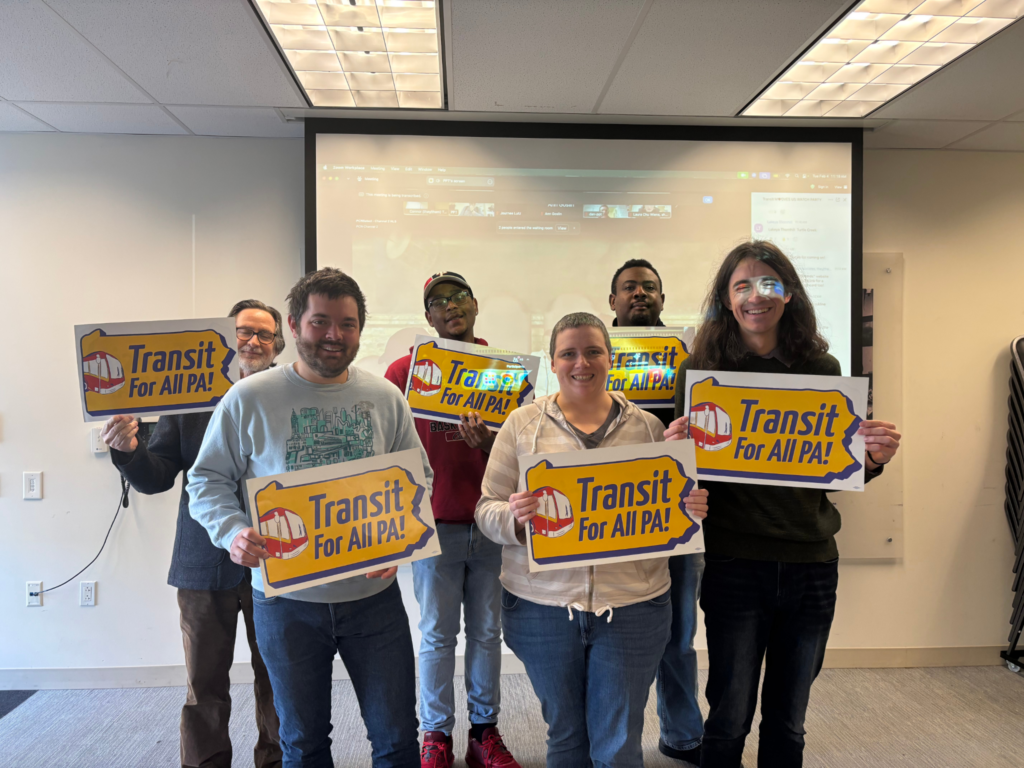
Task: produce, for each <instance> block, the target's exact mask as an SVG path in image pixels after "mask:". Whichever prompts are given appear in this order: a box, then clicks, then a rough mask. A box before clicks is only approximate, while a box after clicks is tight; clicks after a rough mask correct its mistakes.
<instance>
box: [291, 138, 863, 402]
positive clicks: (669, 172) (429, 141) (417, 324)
mask: <svg viewBox="0 0 1024 768" xmlns="http://www.w3.org/2000/svg"><path fill="white" fill-rule="evenodd" d="M313 122H314V123H315V124H317V123H318V124H319V125H317V126H316V127H315V128H314V130H312V131H311V130H310V125H309V123H307V139H306V141H307V174H308V177H307V187H306V189H307V195H311V196H312V197H313V198H314V200H315V209H314V210H312V211H309V209H308V208H307V211H308V214H307V215H308V216H309V217H310V220H308V221H307V233H308V234H307V239H309V233H315V234H313V242H307V254H309V253H310V252H311V253H313V254H315V261H314V260H312V259H310V258H309V256H308V255H307V265H308V266H309V268H312V267H313V266H314V265H315V266H316V267H322V266H335V267H338V268H340V269H342V270H344V271H346V272H348V273H350V274H352V275H353V276H354V277H355V278H356V280H357V281H358V282H359V285H360V287H361V288H362V290H363V292H364V293H365V294H366V298H367V308H368V319H367V324H366V328H365V329H364V331H363V334H362V344H361V350H360V354H359V357H358V358H357V362H356V364H357V365H359V366H361V367H365V368H368V369H370V370H372V371H374V372H376V373H380V374H382V373H383V372H384V370H385V369H386V367H387V365H388V364H390V362H391V361H392V360H394V359H396V358H397V357H399V356H401V355H403V354H405V353H407V352H408V349H409V347H410V345H411V344H412V341H413V338H414V337H415V335H416V334H417V333H432V331H431V329H430V328H429V326H428V325H427V323H426V321H425V319H424V308H423V284H424V282H426V280H427V278H428V277H430V275H432V274H434V273H435V272H442V271H454V272H458V273H460V274H462V275H463V276H464V277H465V278H466V279H467V281H468V282H469V284H470V285H471V286H472V287H473V292H474V295H475V296H476V298H477V300H478V302H479V305H480V315H479V318H478V320H477V327H476V330H477V335H478V336H480V337H482V338H484V339H486V340H487V341H488V342H489V343H490V344H491V345H492V346H498V347H502V348H505V349H508V350H511V351H514V352H520V353H530V354H534V355H539V356H541V357H543V358H544V361H543V362H542V365H541V373H542V376H541V381H540V384H539V386H538V391H539V392H540V393H541V394H544V393H546V392H550V391H553V390H554V389H557V384H555V383H554V377H553V376H552V375H551V374H550V370H549V369H550V365H549V363H548V358H547V352H546V350H547V348H548V337H549V334H550V331H551V328H552V326H553V325H554V324H555V322H557V321H558V319H559V318H561V317H562V316H563V315H565V314H566V313H568V312H574V311H587V312H592V313H594V314H596V315H598V316H599V317H601V318H602V319H603V320H605V321H606V322H607V323H608V324H609V325H610V324H611V321H612V319H613V318H614V315H613V313H612V312H611V310H610V309H609V306H608V295H609V293H610V292H611V279H612V276H613V274H614V272H615V270H616V269H617V268H618V267H620V266H621V265H622V264H623V262H625V261H627V260H628V259H633V258H643V259H647V260H648V261H650V262H651V263H652V264H653V265H654V267H655V268H656V269H657V270H658V272H659V273H660V274H661V278H662V283H663V289H664V293H665V308H664V311H663V313H662V317H661V319H662V321H663V322H664V323H665V324H666V325H669V326H677V327H678V326H683V327H694V326H697V325H698V324H699V322H700V305H701V301H702V300H703V298H704V295H705V293H706V291H707V288H708V285H709V283H710V281H711V279H712V277H713V275H714V273H715V270H716V268H717V267H718V265H719V264H720V263H721V261H722V259H723V257H724V256H725V255H726V254H727V253H728V252H729V250H730V249H732V248H733V247H734V246H735V245H737V244H739V243H741V242H744V241H745V240H747V239H751V238H757V239H765V240H771V241H773V242H774V243H775V244H776V245H778V246H779V247H780V248H781V249H782V250H783V252H785V253H786V254H787V255H788V256H789V257H790V258H791V259H792V260H793V262H794V264H795V265H796V267H797V270H798V271H799V273H800V277H801V280H802V281H803V283H804V286H805V287H806V289H807V291H808V293H809V295H810V297H811V300H812V302H813V303H814V306H815V310H816V311H817V316H818V322H819V324H820V327H821V329H822V331H823V332H824V334H825V336H826V337H827V338H828V340H829V343H830V345H831V351H832V354H833V355H835V357H836V358H837V359H838V360H839V361H840V363H841V365H842V367H843V373H844V374H845V375H851V374H853V373H859V372H860V370H859V366H857V368H856V370H854V368H853V366H852V361H853V360H854V359H855V358H854V357H853V354H854V353H855V352H856V353H857V356H858V358H859V351H860V350H859V344H858V343H857V340H856V339H854V335H853V330H854V328H858V329H859V326H860V323H859V319H858V321H857V322H856V324H855V323H854V322H853V319H854V311H855V310H856V312H857V313H859V311H860V297H859V291H860V283H861V281H860V279H859V275H857V274H856V271H858V270H859V269H860V256H861V255H860V252H859V249H860V238H859V227H860V198H859V195H860V190H859V188H857V187H856V186H855V183H859V160H860V157H859V153H860V143H859V139H857V138H856V137H851V132H849V131H842V132H839V131H814V130H801V131H800V132H799V136H800V138H801V140H799V141H794V140H792V139H791V138H789V137H790V136H793V135H794V134H793V133H790V134H789V135H788V136H787V139H788V140H781V141H780V140H778V139H775V138H773V140H771V141H768V140H757V139H756V138H751V139H750V140H735V138H733V139H732V140H725V141H723V140H713V139H712V140H705V139H701V140H689V139H688V140H660V139H659V140H652V139H648V138H644V139H605V138H536V137H531V138H525V137H524V138H519V137H514V136H503V137H480V136H436V135H433V136H424V135H394V134H390V135H388V134H382V133H376V132H375V133H370V132H367V133H347V132H346V133H333V132H329V131H330V130H331V129H330V128H329V127H328V126H329V121H313ZM359 122H361V121H346V123H347V125H346V127H345V129H344V130H345V131H358V130H359V128H360V126H359V125H358V123H359ZM353 124H355V125H353ZM456 125H457V124H456ZM462 125H463V126H465V125H466V124H462ZM492 125H493V124H492ZM392 126H394V124H392ZM549 127H551V126H549ZM556 127H557V126H556ZM563 127H564V126H563ZM535 128H536V126H535ZM575 128H577V129H578V128H579V127H578V126H577V127H575ZM603 128H605V129H606V130H611V129H614V128H617V127H616V126H603ZM621 128H630V127H626V126H622V127H621ZM632 128H634V129H635V127H632ZM505 129H507V130H515V126H508V125H506V126H505ZM438 130H439V128H438V124H436V123H434V124H433V125H432V127H431V131H432V132H437V131H438ZM441 130H443V129H441ZM462 130H463V131H465V130H467V129H466V128H465V127H463V128H462ZM715 130H717V131H718V132H720V133H722V134H726V133H728V130H727V129H712V130H711V132H710V133H711V135H714V133H715ZM756 131H757V129H744V131H743V134H742V135H751V136H753V137H757V136H758V134H757V133H756ZM699 132H700V133H701V134H702V135H704V134H708V129H702V130H700V131H699ZM679 133H680V131H679V129H676V134H679ZM772 133H773V134H776V135H777V134H780V133H782V131H780V130H778V129H775V130H774V131H772ZM735 135H736V131H735V129H734V130H733V131H732V134H731V136H733V137H734V136H735ZM760 135H762V136H763V135H766V131H761V134H760ZM808 136H810V137H812V139H810V140H804V137H808ZM817 136H827V138H826V139H824V140H822V139H818V140H814V138H816V137H817ZM837 136H838V137H841V138H843V139H845V140H837ZM855 179H856V182H855ZM311 193H312V194H311ZM310 202H312V201H307V206H308V205H309V204H310ZM854 291H857V293H858V296H857V300H856V301H854ZM858 317H859V315H858ZM855 346H856V347H857V348H856V349H854V347H855Z"/></svg>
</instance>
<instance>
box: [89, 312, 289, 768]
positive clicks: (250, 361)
mask: <svg viewBox="0 0 1024 768" xmlns="http://www.w3.org/2000/svg"><path fill="white" fill-rule="evenodd" d="M228 317H233V318H235V336H236V337H237V340H238V364H239V368H240V370H241V375H242V378H245V377H246V376H250V375H252V374H254V373H258V372H260V371H263V370H265V369H267V368H269V367H271V366H272V365H273V362H274V358H276V357H277V356H278V355H279V354H281V351H282V350H283V349H284V343H285V342H284V337H283V336H282V335H281V313H280V312H278V311H277V310H276V309H274V308H273V307H269V306H267V305H266V304H264V303H263V302H262V301H257V300H256V299H246V300H245V301H240V302H238V303H237V304H235V306H234V307H232V308H231V312H230V313H228ZM211 415H212V414H210V413H188V414H183V415H180V416H179V415H175V416H161V417H160V420H159V422H158V423H157V425H156V429H155V430H154V431H153V435H152V437H151V438H150V440H149V443H148V445H147V444H146V443H145V442H140V441H139V439H138V437H137V433H138V431H139V425H138V422H137V421H136V420H135V418H134V417H133V416H123V415H122V416H114V417H113V418H111V419H110V420H109V421H107V423H106V424H105V425H104V427H103V433H102V436H103V441H104V442H105V443H106V444H107V445H109V446H110V449H111V450H110V457H111V459H112V460H113V462H114V466H116V467H117V468H118V469H119V470H120V472H121V474H122V475H124V477H125V479H126V480H128V482H129V483H131V486H132V488H134V489H135V490H137V491H139V492H140V493H146V494H153V493H162V492H163V491H167V490H170V489H171V488H172V487H173V486H174V481H175V479H176V478H177V476H178V473H179V472H183V473H186V474H187V473H188V471H189V469H191V468H192V465H193V464H194V463H195V460H196V456H197V455H198V453H199V447H200V445H202V442H203V436H204V435H205V434H206V427H207V425H208V424H209V423H210V417H211ZM239 493H241V489H239ZM167 583H168V584H170V585H171V586H172V587H177V589H178V608H179V610H180V612H181V634H182V639H183V641H184V645H185V670H186V675H187V679H188V694H187V697H186V700H185V706H184V707H182V710H181V765H182V766H183V768H192V767H193V766H195V767H196V768H198V767H199V766H202V767H203V768H230V766H231V755H232V749H231V739H230V737H229V736H228V720H229V719H230V716H231V695H230V685H231V680H230V678H229V675H228V673H229V670H230V669H231V662H232V661H233V660H234V655H235V631H236V628H237V624H238V613H239V611H241V613H242V617H243V620H244V622H245V631H246V637H247V638H248V641H249V648H250V650H251V651H252V668H253V672H254V674H255V691H256V725H257V728H258V731H259V737H258V740H257V742H256V747H255V749H254V752H253V758H254V762H255V765H256V768H272V767H273V766H279V765H281V748H280V746H279V744H278V719H277V713H276V712H275V711H274V695H273V692H272V691H271V687H270V678H269V677H268V675H267V668H266V666H265V665H264V663H263V659H262V657H261V656H260V651H259V648H257V646H256V630H255V627H254V624H253V615H252V610H253V608H252V583H251V576H250V572H249V569H248V568H245V567H243V566H241V565H237V564H235V563H233V562H231V559H230V558H229V557H228V553H227V552H225V551H224V550H223V549H219V548H218V547H216V546H214V544H213V542H211V541H210V536H209V534H207V532H206V529H205V528H203V526H201V525H200V524H199V523H197V522H196V521H195V520H193V519H192V515H190V514H189V497H188V492H187V491H186V489H185V483H182V487H181V499H180V501H179V503H178V526H177V532H176V533H175V537H174V549H173V554H172V556H171V570H170V573H169V574H168V577H167Z"/></svg>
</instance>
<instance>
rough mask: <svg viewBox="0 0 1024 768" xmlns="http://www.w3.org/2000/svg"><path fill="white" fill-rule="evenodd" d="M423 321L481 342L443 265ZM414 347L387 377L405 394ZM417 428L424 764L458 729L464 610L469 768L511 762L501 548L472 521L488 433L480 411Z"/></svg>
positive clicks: (462, 287) (458, 286) (467, 296)
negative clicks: (430, 549)
mask: <svg viewBox="0 0 1024 768" xmlns="http://www.w3.org/2000/svg"><path fill="white" fill-rule="evenodd" d="M423 304H424V308H425V309H426V319H427V322H428V323H430V327H431V328H433V329H435V330H436V331H437V335H438V336H440V337H441V338H442V339H452V340H454V341H462V342H466V343H468V344H480V345H482V346H487V342H486V341H484V340H483V339H479V338H477V337H476V336H475V335H474V333H473V328H474V325H475V323H476V316H477V312H479V306H478V305H477V302H476V299H475V298H474V297H473V289H472V288H471V287H470V285H469V283H468V282H466V279H465V278H464V277H463V276H462V275H460V274H457V273H455V272H440V273H438V274H436V275H433V276H431V277H430V279H428V280H427V282H426V284H425V285H424V286H423ZM411 362H412V354H411V353H410V354H408V355H406V356H405V357H402V358H399V359H398V360H396V361H395V362H394V363H392V364H391V366H390V367H389V368H388V370H387V373H385V374H384V378H386V379H387V380H388V381H390V382H391V383H393V384H394V385H395V386H396V387H398V388H399V389H400V390H401V391H402V392H405V387H406V383H407V382H408V380H409V368H410V366H411ZM416 431H417V432H418V433H419V436H420V441H421V442H422V443H423V446H424V447H425V448H426V451H427V456H428V457H429V458H430V463H431V465H432V466H433V467H434V491H433V494H432V495H431V499H430V504H431V507H432V509H433V511H434V520H435V521H436V523H437V535H438V540H439V541H440V544H441V554H440V555H438V556H436V557H431V558H428V559H426V560H417V561H416V562H414V563H413V564H412V575H413V585H414V588H415V590H416V601H417V602H418V603H419V605H420V625H419V626H420V633H421V635H422V639H421V640H420V656H419V660H420V669H419V672H420V724H421V726H422V728H423V746H422V748H421V750H420V762H421V765H422V768H450V766H452V765H453V764H454V762H455V757H454V755H453V754H452V729H453V728H454V727H455V693H454V690H455V682H454V678H455V645H456V642H457V640H458V636H459V622H460V614H461V613H462V611H463V610H464V611H465V614H466V693H467V696H468V699H469V701H468V705H469V722H470V732H469V748H468V753H467V755H466V762H467V763H468V764H469V765H470V766H471V768H492V767H493V768H498V767H499V766H501V767H504V768H518V767H519V763H517V762H516V761H515V759H514V758H513V757H512V755H511V753H510V752H509V751H508V750H507V749H506V748H505V745H504V742H503V741H502V738H501V734H500V733H499V732H498V728H497V720H498V712H499V710H500V705H499V702H500V685H501V583H500V582H499V581H498V574H499V573H500V572H501V547H500V546H499V545H497V544H495V543H494V542H493V541H491V540H490V539H488V538H487V537H486V536H484V535H483V534H482V533H481V532H480V528H479V527H478V526H477V525H476V523H475V522H474V520H473V513H474V511H475V510H476V503H477V501H478V500H479V499H480V482H481V481H482V480H483V476H484V469H485V468H486V467H487V454H488V452H489V451H490V450H491V445H492V444H493V443H494V433H493V432H491V431H490V430H489V429H488V428H487V427H486V426H485V425H484V423H483V420H482V419H481V417H480V414H479V413H476V412H474V411H470V412H468V413H465V414H463V416H462V423H461V424H448V423H445V422H442V421H429V420H427V419H423V418H417V419H416Z"/></svg>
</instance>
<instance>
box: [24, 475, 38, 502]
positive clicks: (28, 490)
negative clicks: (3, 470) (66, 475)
mask: <svg viewBox="0 0 1024 768" xmlns="http://www.w3.org/2000/svg"><path fill="white" fill-rule="evenodd" d="M21 498H23V499H41V498H43V473H42V472H22V473H21Z"/></svg>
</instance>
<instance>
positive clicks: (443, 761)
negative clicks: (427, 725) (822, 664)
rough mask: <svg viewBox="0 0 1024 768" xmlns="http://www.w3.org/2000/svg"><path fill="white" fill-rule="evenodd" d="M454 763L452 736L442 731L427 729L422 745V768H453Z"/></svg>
mask: <svg viewBox="0 0 1024 768" xmlns="http://www.w3.org/2000/svg"><path fill="white" fill-rule="evenodd" d="M453 765H455V755H454V754H453V753H452V737H451V736H445V735H444V733H442V732H441V731H425V732H424V734H423V746H422V747H420V768H452V766H453Z"/></svg>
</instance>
